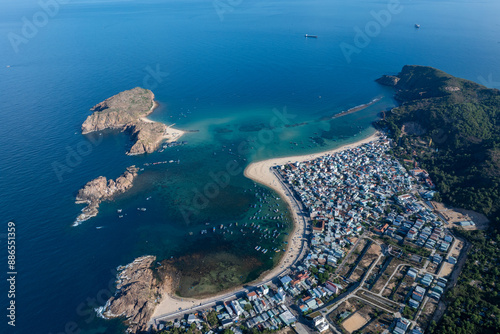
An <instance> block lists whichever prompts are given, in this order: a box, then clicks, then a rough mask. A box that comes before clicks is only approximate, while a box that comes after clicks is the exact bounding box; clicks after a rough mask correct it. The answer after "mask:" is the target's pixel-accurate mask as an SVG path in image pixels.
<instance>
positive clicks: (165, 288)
mask: <svg viewBox="0 0 500 334" xmlns="http://www.w3.org/2000/svg"><path fill="white" fill-rule="evenodd" d="M155 261H156V257H155V256H151V255H148V256H143V257H140V258H137V259H135V260H134V262H132V263H130V264H128V265H126V266H122V267H119V268H118V275H117V282H116V284H117V285H116V288H117V291H116V293H115V295H114V296H113V297H111V298H110V299H109V300H108V301H107V302H106V305H105V306H103V307H101V308H99V309H98V310H97V311H98V313H99V314H100V315H101V316H102V317H104V318H108V319H109V318H117V317H125V318H126V319H127V325H128V332H131V333H139V332H145V331H146V330H147V322H148V321H149V319H150V318H151V316H152V315H153V312H154V310H155V307H156V305H157V304H158V303H159V302H160V300H161V295H162V294H164V293H169V292H171V291H172V288H173V286H174V282H173V281H174V279H173V278H172V277H175V275H173V273H175V272H171V273H169V274H167V273H166V268H165V267H157V268H155Z"/></svg>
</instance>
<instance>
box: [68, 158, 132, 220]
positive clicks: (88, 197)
mask: <svg viewBox="0 0 500 334" xmlns="http://www.w3.org/2000/svg"><path fill="white" fill-rule="evenodd" d="M138 170H139V169H138V168H137V167H135V166H130V167H129V168H127V170H126V171H125V173H123V174H122V175H121V176H120V177H118V178H117V179H116V180H111V179H110V180H108V179H106V177H104V176H99V177H98V178H96V179H94V180H92V181H89V182H87V184H86V185H85V186H84V187H83V188H82V189H80V190H79V191H78V194H77V195H76V202H75V203H76V204H81V203H86V204H87V206H86V207H85V208H83V209H82V213H81V214H80V215H79V216H78V217H77V218H76V220H75V222H74V223H73V226H78V225H80V223H81V222H83V221H85V220H87V219H89V218H92V217H95V216H96V215H97V213H98V212H99V211H98V209H99V204H101V202H102V201H106V200H110V199H111V198H112V197H113V196H115V195H118V194H121V193H124V192H125V191H127V190H128V189H129V188H130V187H132V183H133V182H134V179H135V177H136V176H137V172H138Z"/></svg>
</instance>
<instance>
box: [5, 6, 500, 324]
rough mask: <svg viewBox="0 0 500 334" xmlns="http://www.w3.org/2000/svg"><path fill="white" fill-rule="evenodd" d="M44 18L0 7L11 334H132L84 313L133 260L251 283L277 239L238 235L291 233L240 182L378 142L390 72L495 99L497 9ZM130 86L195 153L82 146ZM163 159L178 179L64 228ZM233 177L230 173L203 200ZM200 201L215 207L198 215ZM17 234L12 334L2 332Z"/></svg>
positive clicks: (200, 10) (94, 11)
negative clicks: (265, 169)
mask: <svg viewBox="0 0 500 334" xmlns="http://www.w3.org/2000/svg"><path fill="white" fill-rule="evenodd" d="M46 2H47V3H52V4H54V3H55V4H57V5H55V6H54V5H52V6H51V7H50V6H49V7H47V8H46V9H43V8H42V6H41V5H40V3H39V2H38V1H35V0H23V1H16V2H13V1H11V2H8V1H2V3H1V4H0V116H1V118H0V119H1V121H0V152H1V153H0V223H1V224H0V264H1V265H0V268H1V269H0V273H1V274H0V275H1V276H0V277H2V279H1V282H0V296H1V297H0V304H1V307H0V309H1V310H3V311H1V312H0V313H2V312H3V313H4V314H0V315H1V317H0V319H2V320H1V324H0V332H1V333H20V334H25V333H26V334H28V333H54V334H55V333H122V332H123V327H122V326H121V325H120V322H119V321H104V320H100V319H97V318H95V314H94V313H93V311H92V308H93V307H96V306H99V305H102V304H103V303H104V301H105V299H106V298H107V297H108V296H109V291H111V290H112V286H113V280H114V275H115V273H114V269H115V268H116V267H117V266H119V265H122V264H126V263H129V262H130V261H132V260H133V259H134V258H135V257H138V256H141V255H147V254H153V255H157V256H158V258H159V259H168V258H171V257H173V259H179V258H181V259H182V258H184V262H183V263H188V265H186V268H181V269H184V270H185V278H186V279H185V281H183V285H182V286H181V287H180V288H179V293H180V294H182V295H185V296H189V295H197V294H198V295H199V294H204V293H213V292H215V291H217V290H220V289H224V288H226V287H228V286H230V285H231V284H233V285H234V284H237V283H239V282H246V281H250V280H252V279H255V278H256V277H258V275H259V274H260V273H261V272H262V271H264V270H266V269H268V268H270V267H271V266H272V265H273V263H275V262H276V261H277V260H278V258H279V256H278V255H279V253H278V254H277V255H275V256H271V257H270V256H269V254H267V255H266V256H264V255H261V254H256V253H255V251H254V246H255V245H257V244H263V245H266V246H267V245H269V247H272V245H270V241H269V240H268V239H263V238H260V239H259V238H258V237H257V236H255V237H253V236H244V235H243V234H242V233H240V232H239V230H240V227H241V226H242V225H243V223H244V222H250V220H248V218H249V217H251V216H254V215H259V214H263V213H264V212H266V210H267V209H266V206H269V205H272V206H273V208H274V207H276V208H280V209H281V211H280V212H281V213H283V218H280V220H279V221H280V222H282V224H281V225H280V226H276V220H274V221H264V220H259V223H260V224H261V225H262V226H263V227H268V228H270V229H277V230H279V231H280V232H282V235H281V237H280V238H282V239H280V240H279V242H282V241H284V236H285V233H286V232H287V231H289V230H290V229H291V226H290V221H289V218H287V217H288V213H287V211H286V209H285V204H284V202H283V201H281V200H280V199H276V198H274V194H272V193H270V192H269V191H268V190H267V189H264V188H261V187H259V186H255V185H254V184H253V182H251V181H249V180H247V179H245V178H244V177H243V173H242V170H243V168H244V167H245V166H246V165H247V164H248V163H249V162H250V161H256V160H260V159H265V158H270V157H276V156H286V155H293V154H304V153H309V152H317V151H321V150H325V149H328V148H333V147H335V146H338V145H341V144H343V143H346V142H350V141H355V140H357V139H358V138H361V137H363V136H367V135H369V134H371V133H372V132H373V131H374V129H373V128H372V127H371V123H372V122H373V121H374V120H376V119H377V117H378V115H379V113H380V112H381V111H382V110H386V109H388V108H391V107H392V106H394V105H395V102H394V101H393V99H392V91H391V90H390V89H387V88H384V87H381V86H379V85H378V84H376V83H375V82H374V80H375V79H376V78H378V77H380V76H381V75H383V74H395V73H397V72H398V71H399V70H400V69H401V67H402V66H403V65H405V64H419V65H429V66H433V67H437V68H439V69H442V70H444V71H446V72H448V73H450V74H453V75H455V76H459V77H463V78H466V79H470V80H473V81H477V82H479V83H482V84H485V85H487V86H489V87H494V88H500V21H499V20H498V17H499V16H500V2H498V1H497V0H484V1H472V0H471V1H437V0H433V1H416V0H413V1H407V0H401V2H394V1H391V2H389V1H381V0H349V1H347V0H344V1H338V0H312V1H297V0H295V1H290V0H282V1H259V0H257V1H245V0H234V1H229V0H216V1H212V0H205V1H200V0H191V1H155V0H149V1H139V0H137V1H133V0H131V1H99V0H95V1H90V0H89V1H86V0H75V1H72V0H66V1H60V3H56V2H55V0H53V1H52V2H51V1H45V0H42V1H41V3H46ZM62 2H65V3H64V4H62ZM47 11H48V14H47ZM375 17H378V19H379V20H380V21H376V19H375ZM378 22H380V23H378ZM415 23H418V24H420V25H421V28H420V29H415V27H414V25H415ZM359 31H365V32H364V33H359ZM306 33H307V34H314V35H318V38H317V39H316V38H304V34H306ZM361 34H363V35H364V36H361ZM342 50H344V52H343V51H342ZM346 50H348V51H346ZM346 55H347V56H346ZM136 86H142V87H145V88H149V89H151V90H153V92H154V93H155V95H156V99H157V101H158V102H159V103H160V107H159V108H158V109H157V110H156V111H155V112H154V113H153V114H152V115H151V118H152V119H154V120H158V121H164V122H167V123H169V124H173V123H175V127H178V128H181V129H186V130H191V131H192V132H190V133H188V134H186V135H185V136H184V137H183V140H186V141H188V144H187V145H184V146H179V147H175V148H168V149H166V150H165V151H164V152H162V153H154V154H149V155H146V156H133V157H131V156H127V155H125V151H126V148H127V147H128V146H129V145H130V142H129V139H128V137H127V136H126V135H124V134H123V133H116V132H106V133H103V134H92V135H88V136H83V135H82V134H81V133H80V126H81V124H82V122H83V121H84V120H85V118H86V117H87V116H88V115H89V114H90V111H89V109H90V108H91V107H92V106H93V105H95V104H97V103H99V102H101V101H102V100H104V99H106V98H108V97H110V96H112V95H114V94H116V93H118V92H120V91H123V90H126V89H131V88H133V87H136ZM375 98H380V100H379V101H378V102H377V103H375V104H373V105H372V106H370V107H369V108H366V109H364V110H362V111H359V112H356V113H353V114H350V115H348V116H345V117H340V118H336V119H331V116H332V115H334V114H336V113H339V112H341V111H344V110H347V109H349V108H352V107H355V106H357V105H360V104H363V103H367V102H369V101H371V100H373V99H375ZM238 148H244V149H240V150H238ZM169 160H175V161H177V160H179V163H169V164H162V165H157V166H150V167H145V169H144V171H143V172H142V173H141V174H140V176H139V177H138V178H137V181H136V183H135V185H134V187H133V188H132V189H131V190H130V191H129V192H127V193H126V194H124V195H121V196H119V197H118V198H116V200H115V201H113V202H106V203H103V204H102V205H101V209H100V213H99V215H98V216H97V217H95V218H93V219H90V220H88V221H86V222H84V223H83V224H81V225H80V226H77V227H73V226H72V224H73V221H74V219H75V218H76V216H77V215H78V214H79V212H80V210H81V209H82V206H81V205H76V204H75V203H74V200H75V194H76V192H77V191H78V189H79V188H80V187H82V186H83V185H84V184H85V183H86V182H88V181H89V180H91V179H93V178H96V177H98V176H100V175H103V176H106V177H110V178H116V177H117V176H119V175H120V174H121V173H123V171H124V170H125V168H126V167H128V166H130V165H133V164H135V165H137V166H140V167H144V164H145V163H151V162H157V161H169ZM228 162H232V163H234V164H236V166H237V167H238V168H237V169H238V173H236V175H234V176H232V177H231V178H230V182H229V184H228V185H224V186H219V187H218V188H217V189H215V190H217V191H215V190H214V188H212V189H210V187H211V186H213V184H214V183H213V182H214V181H213V176H214V175H220V174H221V173H223V172H224V171H226V170H227V163H228ZM206 191H209V192H210V191H211V194H212V195H211V196H210V198H209V200H208V201H207V203H201V202H197V201H199V198H200V196H198V197H197V194H199V193H201V194H203V193H205V192H206ZM264 196H266V197H265V198H266V201H268V202H269V203H266V205H264V208H263V209H262V210H263V212H262V213H258V212H257V211H258V210H260V206H259V205H260V204H262V202H261V200H262V198H264ZM148 198H149V199H148ZM255 205H257V208H258V209H256V208H254V206H255ZM138 207H146V208H147V211H145V212H142V211H138V210H137V208H138ZM118 208H120V209H123V213H124V217H123V218H119V217H118V215H117V213H116V210H117V209H118ZM269 212H270V211H269ZM287 219H288V220H287ZM9 221H14V222H15V223H16V268H15V270H16V272H17V275H16V285H15V303H16V304H15V305H16V322H15V324H16V326H15V327H12V326H9V325H8V324H7V321H8V318H7V317H6V315H7V313H8V311H7V310H6V308H7V307H8V303H9V302H10V300H11V299H10V298H7V297H8V296H7V293H8V289H9V286H8V285H7V281H6V278H7V277H6V275H7V274H6V273H7V272H8V267H7V245H6V242H7V235H6V233H7V223H8V222H9ZM235 222H239V223H240V225H239V226H240V227H239V228H235ZM220 224H223V225H224V226H226V227H227V231H228V233H226V234H222V232H221V230H220V228H219V225H220ZM230 224H233V225H232V227H231V228H229V226H230ZM214 226H216V227H217V232H212V231H211V229H212V227H214ZM203 229H208V230H209V233H207V234H200V231H201V230H203ZM190 232H192V233H191V234H192V235H190ZM231 232H234V233H231ZM200 268H201V269H200ZM197 270H198V271H200V270H201V271H203V272H204V273H206V275H205V276H202V277H199V276H196V275H195V274H194V273H195V272H196V271H197ZM221 272H225V273H228V274H227V277H222V278H221V277H218V276H217V273H221Z"/></svg>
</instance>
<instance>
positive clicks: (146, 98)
mask: <svg viewBox="0 0 500 334" xmlns="http://www.w3.org/2000/svg"><path fill="white" fill-rule="evenodd" d="M154 97H155V96H154V94H153V92H152V91H150V90H149V89H144V88H140V87H136V88H134V89H130V90H126V91H123V92H121V93H119V94H117V95H114V96H112V97H110V98H108V99H106V100H105V101H103V102H101V103H99V104H97V105H95V106H94V107H92V108H91V109H90V110H91V111H94V113H93V114H92V115H90V116H88V117H87V119H86V120H85V122H83V124H82V133H83V134H87V133H90V132H94V131H102V130H106V129H119V130H122V131H126V132H128V133H130V136H131V140H132V141H133V145H132V147H131V148H130V150H129V151H128V152H127V154H129V155H135V154H144V153H152V152H154V151H155V150H156V149H157V148H158V146H159V145H160V144H161V142H162V141H165V140H166V141H174V140H177V139H178V138H180V137H181V136H182V135H183V134H184V132H183V131H181V130H176V129H173V128H171V127H169V126H167V125H166V124H163V123H159V122H153V121H151V120H149V119H147V118H146V116H148V115H149V114H151V113H152V112H153V110H154V109H155V108H156V106H157V103H156V102H155V101H154Z"/></svg>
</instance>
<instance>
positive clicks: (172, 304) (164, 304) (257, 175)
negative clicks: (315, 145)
mask: <svg viewBox="0 0 500 334" xmlns="http://www.w3.org/2000/svg"><path fill="white" fill-rule="evenodd" d="M379 136H380V135H379V133H378V132H375V133H374V134H372V135H370V136H369V137H366V138H364V139H361V140H358V141H356V142H353V143H350V144H346V145H343V146H340V147H338V148H335V149H331V150H327V151H323V152H319V153H314V154H307V155H300V156H290V157H282V158H273V159H268V160H263V161H258V162H253V163H251V164H250V165H248V166H247V167H246V168H245V171H244V175H245V176H246V177H247V178H249V179H251V180H253V181H255V182H257V183H259V184H261V185H264V186H266V187H269V188H271V189H273V190H274V191H275V192H277V193H278V194H279V195H280V197H281V198H282V199H284V200H285V202H286V203H287V205H288V208H289V210H290V211H291V213H292V217H293V224H294V226H293V231H292V232H291V233H290V237H289V240H288V245H287V249H286V252H285V253H284V255H283V256H282V257H281V259H280V262H279V263H278V264H277V265H276V266H275V267H274V268H272V269H269V270H267V271H265V272H263V273H262V274H261V275H260V276H259V278H258V279H256V280H254V281H252V282H249V283H246V284H245V285H246V286H249V285H251V286H258V285H260V283H263V282H267V281H269V280H271V279H272V278H274V277H275V276H277V275H278V274H280V273H281V272H283V271H285V270H287V269H288V267H290V266H291V265H292V264H293V263H294V262H295V260H296V259H297V257H298V256H299V255H300V253H301V250H302V240H303V235H304V234H305V233H306V231H305V226H304V225H305V224H304V223H301V222H300V220H299V215H298V212H297V210H298V208H297V207H296V205H295V203H293V202H292V200H291V199H290V197H289V196H287V194H286V190H285V189H284V188H283V186H282V185H281V183H280V181H279V180H278V179H277V178H276V177H275V176H274V174H273V172H272V171H271V170H270V168H271V167H273V166H277V165H283V164H287V163H290V162H297V161H307V160H312V159H315V158H317V157H320V156H323V155H326V154H333V153H337V152H340V151H344V150H347V149H350V148H354V147H357V146H360V145H363V144H365V143H368V142H371V141H374V140H376V139H378V138H379ZM304 222H305V220H304ZM241 290H243V287H242V285H239V286H236V287H234V288H233V289H231V290H226V291H222V292H220V293H218V294H217V295H213V296H209V297H205V298H201V299H195V298H182V297H178V296H175V295H173V293H172V292H171V293H168V294H165V295H164V296H162V300H161V301H160V303H159V304H158V305H157V306H156V308H155V311H154V313H153V315H152V317H151V319H150V322H152V321H153V320H156V319H158V318H161V317H162V316H165V315H167V314H170V313H176V312H179V310H180V309H182V311H184V310H188V309H190V308H194V307H197V306H199V305H204V304H209V303H213V302H215V301H218V300H221V299H225V298H229V296H230V295H232V294H234V293H235V292H238V291H241ZM244 290H247V289H244Z"/></svg>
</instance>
